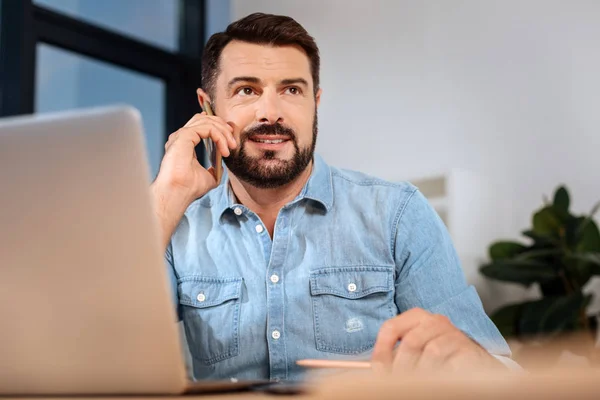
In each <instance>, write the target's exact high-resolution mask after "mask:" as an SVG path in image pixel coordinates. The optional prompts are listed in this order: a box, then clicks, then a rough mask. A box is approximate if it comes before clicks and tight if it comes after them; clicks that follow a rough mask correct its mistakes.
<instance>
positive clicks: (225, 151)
mask: <svg viewBox="0 0 600 400" xmlns="http://www.w3.org/2000/svg"><path fill="white" fill-rule="evenodd" d="M203 139H210V140H212V141H213V143H214V144H215V146H216V149H217V151H219V152H220V154H221V155H223V156H224V157H227V156H229V154H230V149H234V148H235V147H236V146H237V144H236V142H235V139H234V137H233V128H232V127H231V126H230V125H228V124H227V123H226V122H225V121H223V119H221V118H219V117H215V116H209V115H206V113H199V114H196V115H194V116H193V117H192V118H191V119H190V120H189V121H188V122H187V123H186V124H185V125H184V126H183V127H182V128H180V129H179V130H177V131H176V132H174V133H172V134H171V135H170V136H169V140H168V141H167V143H166V144H165V155H164V157H163V160H162V162H161V166H160V170H159V173H158V177H157V178H156V180H157V182H161V183H162V184H166V185H168V186H172V187H177V188H182V189H185V192H186V193H187V194H188V195H189V197H190V198H189V200H190V201H193V200H195V199H196V198H198V197H201V196H203V195H204V194H205V193H206V192H208V191H209V190H210V189H212V188H214V187H215V186H216V184H217V182H216V180H215V178H214V175H213V174H212V173H210V172H209V171H207V170H206V169H205V168H204V167H202V165H200V163H199V162H198V159H197V158H196V152H195V147H196V146H197V145H198V144H199V143H200V141H202V140H203Z"/></svg>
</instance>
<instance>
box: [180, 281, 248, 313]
mask: <svg viewBox="0 0 600 400" xmlns="http://www.w3.org/2000/svg"><path fill="white" fill-rule="evenodd" d="M178 283H179V284H178V292H179V303H180V304H183V305H187V306H193V307H197V308H206V307H213V306H216V305H219V304H222V303H225V302H226V301H229V300H235V299H239V298H240V296H241V293H242V278H217V277H203V276H191V277H186V278H181V279H179V281H178Z"/></svg>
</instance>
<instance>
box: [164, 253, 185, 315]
mask: <svg viewBox="0 0 600 400" xmlns="http://www.w3.org/2000/svg"><path fill="white" fill-rule="evenodd" d="M165 268H166V269H167V276H168V277H169V287H170V289H171V296H172V298H173V305H174V306H175V310H176V312H177V321H181V308H180V306H179V294H178V291H177V276H176V274H175V265H174V263H173V247H172V245H171V243H170V242H169V245H168V246H167V250H166V251H165Z"/></svg>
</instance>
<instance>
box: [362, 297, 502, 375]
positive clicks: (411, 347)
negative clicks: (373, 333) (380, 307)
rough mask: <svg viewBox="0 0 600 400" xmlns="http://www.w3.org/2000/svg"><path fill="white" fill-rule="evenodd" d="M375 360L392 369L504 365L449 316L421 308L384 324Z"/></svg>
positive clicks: (454, 369)
mask: <svg viewBox="0 0 600 400" xmlns="http://www.w3.org/2000/svg"><path fill="white" fill-rule="evenodd" d="M398 341H400V344H399V345H398V346H397V348H396V349H395V346H396V344H397V343H398ZM371 361H372V363H373V365H374V368H376V369H379V370H387V371H390V370H391V371H392V372H434V371H438V370H444V371H448V370H450V371H464V370H468V369H473V370H477V371H480V370H482V369H484V368H498V367H500V366H502V363H501V362H500V361H498V360H497V359H495V358H494V357H493V356H492V355H490V354H489V353H488V352H487V351H486V350H485V349H484V348H483V347H481V346H480V345H479V344H477V343H476V342H474V341H473V340H471V339H470V338H469V337H467V336H466V335H465V334H464V333H463V332H461V331H460V330H459V329H458V328H456V327H455V326H454V325H453V324H452V323H451V322H450V320H449V319H448V318H447V317H445V316H443V315H436V314H431V313H429V312H427V311H425V310H422V309H419V308H413V309H411V310H408V311H406V312H403V313H402V314H400V315H398V316H397V317H395V318H392V319H390V320H388V321H386V322H385V323H384V324H383V325H382V326H381V329H380V330H379V334H378V336H377V341H376V343H375V347H374V349H373V355H372V360H371Z"/></svg>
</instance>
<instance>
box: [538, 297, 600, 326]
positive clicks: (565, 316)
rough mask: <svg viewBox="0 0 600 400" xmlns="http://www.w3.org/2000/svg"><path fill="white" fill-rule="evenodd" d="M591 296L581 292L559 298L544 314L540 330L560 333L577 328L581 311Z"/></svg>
mask: <svg viewBox="0 0 600 400" xmlns="http://www.w3.org/2000/svg"><path fill="white" fill-rule="evenodd" d="M591 298H592V296H591V295H584V294H583V293H581V292H576V293H573V294H572V295H570V296H564V297H559V298H557V299H556V300H555V301H554V302H553V303H552V304H551V305H550V306H549V307H548V308H547V309H546V312H545V313H544V314H543V317H542V319H541V321H540V327H539V330H540V332H543V333H559V332H563V331H565V330H568V329H573V328H575V327H576V326H577V325H578V322H579V320H580V318H581V315H582V313H581V311H582V310H584V309H585V307H586V306H587V305H588V304H589V302H590V300H591Z"/></svg>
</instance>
